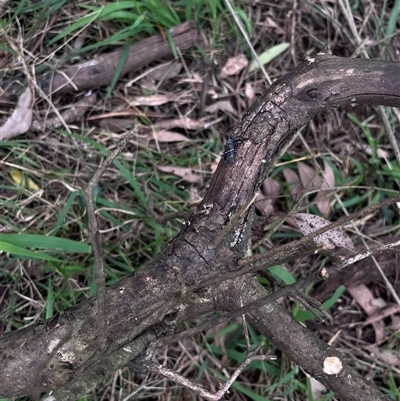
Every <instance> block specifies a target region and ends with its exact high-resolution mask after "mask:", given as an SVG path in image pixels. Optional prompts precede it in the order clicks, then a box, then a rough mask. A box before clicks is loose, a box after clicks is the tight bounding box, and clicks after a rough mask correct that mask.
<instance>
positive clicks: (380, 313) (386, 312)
mask: <svg viewBox="0 0 400 401" xmlns="http://www.w3.org/2000/svg"><path fill="white" fill-rule="evenodd" d="M399 312H400V305H397V304H393V305H390V306H388V307H387V308H382V309H378V310H377V311H376V312H374V313H373V314H371V315H370V316H369V317H368V318H367V319H366V320H365V322H364V325H367V324H372V323H375V322H378V321H379V320H382V319H385V318H386V317H388V316H391V315H394V314H395V313H399Z"/></svg>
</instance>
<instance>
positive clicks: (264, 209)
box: [255, 177, 281, 217]
mask: <svg viewBox="0 0 400 401" xmlns="http://www.w3.org/2000/svg"><path fill="white" fill-rule="evenodd" d="M280 193H281V186H280V184H279V183H278V182H277V181H275V180H273V179H272V178H269V177H268V178H267V179H266V180H264V182H263V183H262V185H261V192H260V193H259V194H258V196H257V198H256V202H255V205H256V209H257V210H258V211H259V212H260V213H262V214H263V215H264V216H265V217H269V216H271V214H272V213H273V212H274V211H275V203H276V198H277V197H278V196H279V195H280Z"/></svg>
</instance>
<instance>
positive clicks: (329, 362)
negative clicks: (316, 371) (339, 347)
mask: <svg viewBox="0 0 400 401" xmlns="http://www.w3.org/2000/svg"><path fill="white" fill-rule="evenodd" d="M342 370H343V364H342V361H341V360H340V358H338V357H337V356H328V357H327V358H325V360H324V368H323V371H324V373H326V374H327V375H336V376H337V375H338V374H339V373H340V372H341V371H342Z"/></svg>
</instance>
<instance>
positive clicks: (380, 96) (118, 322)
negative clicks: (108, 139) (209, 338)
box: [0, 55, 400, 400]
mask: <svg viewBox="0 0 400 401" xmlns="http://www.w3.org/2000/svg"><path fill="white" fill-rule="evenodd" d="M399 76H400V64H399V63H394V62H385V61H379V60H359V59H342V58H337V57H332V56H326V55H320V56H318V57H316V58H315V59H310V60H308V61H305V62H303V63H302V64H301V65H299V66H298V67H297V68H296V69H295V70H294V71H293V72H291V73H290V74H288V75H286V76H285V77H283V78H282V79H280V80H279V81H278V82H276V83H275V84H274V85H273V86H271V88H270V90H269V91H268V93H267V94H266V95H265V96H263V97H262V98H260V99H259V100H258V101H257V102H256V103H255V104H254V105H253V106H252V107H251V108H250V110H249V111H248V112H247V114H246V115H245V117H244V118H243V120H242V121H241V122H240V123H239V124H238V125H237V126H236V127H234V128H233V130H232V132H231V136H232V138H233V139H235V140H236V143H237V153H236V155H235V159H234V163H233V164H231V163H228V162H226V161H224V160H222V161H221V163H220V165H219V167H218V169H217V172H216V174H215V176H214V178H213V180H212V183H211V186H210V189H209V191H208V192H207V195H206V197H205V199H204V200H203V203H202V205H201V207H200V208H202V207H203V208H204V209H201V210H200V212H197V213H193V214H192V216H191V217H190V220H189V222H188V224H187V226H186V228H185V229H184V230H183V231H182V233H181V234H180V235H179V236H178V237H177V238H176V239H175V240H174V241H173V242H172V243H171V244H169V245H168V246H167V247H166V248H165V249H164V251H163V252H162V253H161V254H160V255H158V256H157V257H156V258H155V259H154V260H152V261H151V262H149V263H147V264H146V265H145V266H144V267H143V268H142V269H141V270H139V271H138V272H135V273H134V274H132V275H131V276H129V277H128V278H126V279H124V280H122V281H121V282H119V283H118V284H116V285H114V286H112V287H110V288H108V289H107V302H108V317H107V350H106V352H105V354H104V355H103V357H102V359H101V360H98V359H96V360H92V357H93V356H94V355H95V353H96V350H97V347H96V345H97V342H96V339H97V333H96V326H97V325H96V307H95V305H96V302H95V299H89V300H87V301H85V302H83V303H81V304H79V305H77V306H75V307H73V308H70V309H68V310H66V311H65V312H64V313H63V314H62V315H59V316H56V317H55V318H53V319H52V320H50V321H47V322H45V323H41V324H39V325H36V326H35V327H28V328H25V329H22V330H19V331H15V332H11V333H6V334H3V335H1V336H0V355H1V361H2V363H1V364H0V377H1V378H2V381H1V382H0V395H1V396H5V397H16V396H22V395H25V394H29V393H32V392H33V389H34V387H36V386H38V387H39V389H40V390H41V391H48V390H53V389H57V388H61V389H60V390H59V391H58V392H55V393H53V396H54V399H60V400H61V399H63V400H67V399H73V398H72V397H73V395H72V394H69V395H68V396H65V397H64V398H62V397H61V395H60V394H62V391H63V390H65V391H67V389H72V388H77V390H76V392H75V396H76V395H77V393H79V391H82V389H84V390H85V392H87V391H89V390H91V389H92V388H93V387H94V386H95V385H96V383H97V382H99V381H101V380H104V374H108V373H109V372H110V371H112V370H116V369H118V368H119V367H121V366H124V365H125V364H126V362H127V361H128V360H129V359H132V358H134V357H136V356H138V355H140V354H141V353H142V352H143V350H144V349H145V347H146V345H147V344H148V343H149V341H152V339H151V338H152V334H153V333H154V330H160V333H158V332H157V333H158V337H159V336H160V335H161V336H162V335H166V334H168V333H165V324H164V323H165V322H166V321H167V322H170V321H171V319H172V317H173V319H172V320H173V321H174V322H182V321H184V320H185V319H188V318H189V317H191V316H199V315H201V314H203V313H206V312H208V311H211V310H218V309H219V310H221V309H225V310H229V309H231V308H232V307H233V306H234V305H235V304H238V300H239V297H240V296H241V297H246V299H247V300H248V301H249V300H250V299H252V297H259V296H265V295H266V293H265V290H263V289H262V288H261V287H257V285H254V287H251V286H250V285H249V287H248V288H250V290H246V289H245V290H244V291H242V292H241V278H238V279H235V280H234V281H232V282H230V283H222V284H219V285H218V286H216V285H212V286H210V287H209V288H208V289H207V290H203V292H202V293H201V297H200V298H199V301H198V302H197V303H196V302H193V301H192V300H190V301H187V300H186V299H185V297H184V294H183V293H182V285H181V284H180V283H183V284H184V286H185V287H186V288H188V289H189V290H190V289H191V288H199V287H200V286H201V283H204V282H212V281H214V282H221V281H223V280H224V275H225V274H226V273H228V272H229V271H232V270H239V269H240V266H239V265H238V263H237V260H238V259H240V258H243V257H244V256H246V255H248V254H249V250H250V249H251V244H250V235H249V234H250V230H249V228H250V226H251V220H252V210H251V208H250V209H248V208H247V206H248V205H249V204H250V202H251V200H252V198H253V195H254V192H255V191H256V189H257V188H258V185H259V183H260V182H261V181H262V180H263V179H264V178H265V175H266V174H267V172H268V171H269V170H270V169H271V167H272V165H273V163H274V161H275V159H276V158H277V156H278V155H279V151H280V149H281V148H282V146H283V144H284V143H285V142H286V141H288V140H289V139H290V137H291V136H292V135H293V133H294V132H295V130H296V129H297V128H299V127H300V126H302V125H304V124H305V123H307V122H308V121H309V120H310V119H311V118H312V117H313V116H314V115H315V114H316V113H318V112H320V111H323V110H327V109H330V108H333V107H338V106H340V105H344V104H346V103H349V102H362V103H373V104H382V105H390V106H400V80H399V79H398V77H399ZM366 83H368V84H367V85H366ZM231 221H233V222H234V223H233V224H231V223H230V222H231ZM226 227H228V229H226ZM221 233H223V236H222V237H221ZM216 243H217V244H218V246H216ZM300 251H301V249H300ZM177 275H178V276H179V278H178V277H177ZM224 286H225V287H224ZM246 288H247V286H246ZM265 308H267V309H265ZM249 316H250V318H251V319H252V321H253V323H254V324H255V325H256V326H257V327H258V329H259V330H260V331H262V332H264V333H265V334H268V336H269V338H271V339H272V341H273V342H275V343H276V344H277V345H278V346H279V347H281V348H284V351H285V352H286V353H287V354H288V356H289V357H290V358H292V359H293V360H295V361H296V362H298V363H300V364H301V365H302V366H305V367H306V370H307V371H308V372H309V373H311V374H313V375H316V376H318V378H319V379H320V380H321V378H322V381H324V382H325V383H326V384H327V386H328V387H330V388H332V389H334V391H336V393H337V396H338V398H340V399H342V400H359V399H365V400H368V399H374V400H383V399H386V398H385V397H384V396H383V395H379V392H378V391H377V390H375V389H374V388H373V386H371V384H369V385H368V386H369V389H370V388H372V390H368V391H370V392H371V394H375V395H376V397H375V398H365V397H364V395H363V396H362V397H361V398H360V394H356V393H354V392H353V389H362V388H363V386H366V384H365V382H364V381H363V380H362V379H361V378H360V377H359V376H358V375H357V374H355V373H354V372H353V371H351V370H349V368H348V367H347V366H345V369H344V370H343V372H344V373H340V374H339V375H338V377H337V378H336V379H333V380H330V379H332V377H327V376H324V374H323V372H322V373H321V361H322V360H321V358H322V357H323V356H325V355H326V351H327V350H328V349H329V350H330V352H331V351H332V352H334V350H331V349H330V348H328V346H327V345H326V344H325V343H322V342H321V341H319V340H318V341H316V340H313V339H314V336H313V335H312V334H311V333H309V332H307V331H306V330H302V336H303V337H302V338H304V339H305V340H304V341H307V343H310V344H311V343H312V344H313V346H314V347H315V350H314V352H313V353H312V354H307V353H300V352H299V349H298V348H299V344H298V343H297V342H291V341H292V340H293V338H292V333H293V332H296V330H299V328H298V324H297V323H296V322H295V321H293V320H290V319H288V318H286V317H285V318H284V316H288V315H287V314H283V312H282V310H281V309H280V308H279V307H277V306H276V304H275V303H273V304H269V305H267V306H265V307H264V308H260V310H257V311H255V312H253V313H251V314H250V315H249ZM260 316H263V319H260ZM264 318H265V319H267V320H265V319H264ZM270 321H274V322H278V323H279V322H287V326H286V330H285V331H283V332H282V331H281V330H280V329H279V328H278V326H279V325H277V324H270V323H269V322H270ZM285 324H286V323H285ZM70 327H72V330H71V331H72V332H71V337H70V339H69V340H68V341H67V342H66V343H65V344H63V345H62V347H61V348H60V350H59V352H57V355H56V357H55V358H54V359H53V360H52V361H51V363H50V364H48V366H47V369H46V370H45V371H44V372H42V374H41V376H40V378H39V383H38V382H37V375H35V374H32V372H34V371H35V367H36V366H38V364H40V363H42V362H43V361H45V360H46V358H47V355H49V353H51V350H52V349H54V347H55V346H57V344H58V343H59V342H60V341H62V339H63V338H65V336H66V334H67V332H68V329H69V328H70ZM335 355H337V354H335ZM300 356H301V357H300ZM96 358H97V357H96ZM316 361H317V362H318V363H317V364H316ZM344 374H346V375H347V376H343V375H344ZM348 375H350V377H351V379H352V380H349V376H348ZM63 386H64V387H63ZM71 391H72V390H71ZM366 391H367V390H366ZM68 397H69V398H68ZM371 397H372V396H371Z"/></svg>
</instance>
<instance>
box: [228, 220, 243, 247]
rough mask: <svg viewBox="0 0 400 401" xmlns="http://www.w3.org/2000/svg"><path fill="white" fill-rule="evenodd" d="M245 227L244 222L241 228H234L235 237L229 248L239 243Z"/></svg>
mask: <svg viewBox="0 0 400 401" xmlns="http://www.w3.org/2000/svg"><path fill="white" fill-rule="evenodd" d="M245 228H246V224H244V226H243V229H240V228H238V229H236V230H235V239H234V240H233V241H232V242H231V243H230V246H231V248H233V247H234V246H236V245H237V244H239V242H240V241H241V240H242V238H243V231H244V229H245Z"/></svg>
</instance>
